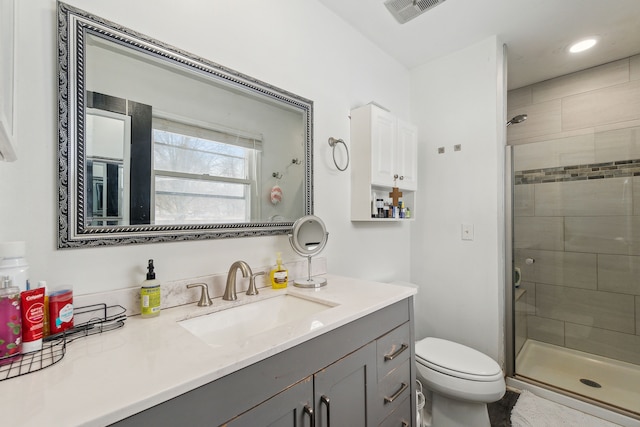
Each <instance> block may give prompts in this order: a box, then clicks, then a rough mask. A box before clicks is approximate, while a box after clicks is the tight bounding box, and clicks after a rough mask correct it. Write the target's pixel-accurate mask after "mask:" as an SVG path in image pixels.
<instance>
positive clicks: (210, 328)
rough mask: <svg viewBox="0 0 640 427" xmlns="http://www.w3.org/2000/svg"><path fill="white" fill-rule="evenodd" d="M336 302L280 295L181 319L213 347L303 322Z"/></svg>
mask: <svg viewBox="0 0 640 427" xmlns="http://www.w3.org/2000/svg"><path fill="white" fill-rule="evenodd" d="M332 307H333V305H330V304H329V303H321V302H316V301H311V300H308V299H305V298H299V297H296V296H293V295H288V294H285V295H280V296H277V297H273V298H268V299H263V300H260V301H256V302H251V303H248V304H244V305H240V306H235V307H231V308H228V309H225V310H222V311H217V312H214V313H211V314H207V315H203V316H199V317H194V318H192V319H187V320H183V321H180V322H178V324H179V325H180V326H182V327H183V328H185V329H186V330H187V331H189V332H190V333H192V334H193V335H195V336H196V337H198V338H200V339H201V340H202V341H204V342H205V343H207V344H209V345H210V346H213V347H219V346H223V345H226V344H229V343H233V342H243V341H247V339H249V338H251V337H252V336H256V335H259V334H263V333H265V332H267V331H270V330H275V329H276V328H279V327H285V325H286V324H288V323H290V322H296V321H302V320H303V319H305V318H309V317H311V316H312V315H313V314H315V313H318V312H320V311H324V310H328V309H330V308H332Z"/></svg>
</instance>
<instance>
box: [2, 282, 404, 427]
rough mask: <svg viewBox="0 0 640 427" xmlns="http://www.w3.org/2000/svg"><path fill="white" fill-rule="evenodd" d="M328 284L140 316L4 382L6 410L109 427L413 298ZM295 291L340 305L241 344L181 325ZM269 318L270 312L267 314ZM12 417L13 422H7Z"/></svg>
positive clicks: (385, 288) (33, 421)
mask: <svg viewBox="0 0 640 427" xmlns="http://www.w3.org/2000/svg"><path fill="white" fill-rule="evenodd" d="M324 277H326V278H327V280H328V285H327V286H325V287H323V288H320V289H318V290H315V289H301V288H295V287H293V286H291V285H289V287H288V288H286V289H283V290H273V289H270V288H262V289H260V294H259V295H257V296H246V295H244V293H242V294H240V293H239V294H238V301H234V302H229V301H222V300H221V299H220V298H216V299H214V300H213V301H214V305H212V306H210V307H197V306H196V304H195V303H194V304H188V305H185V306H180V307H176V308H171V309H165V310H163V311H162V312H161V314H160V316H158V317H155V318H149V319H143V318H141V317H140V316H133V317H130V318H128V319H127V321H126V323H125V326H124V328H121V329H118V330H115V331H110V332H105V333H103V334H98V335H93V336H89V337H85V338H81V339H78V340H75V341H73V342H72V343H70V344H69V345H68V346H67V352H66V355H65V356H64V359H62V360H61V361H60V362H58V363H57V364H55V365H53V366H51V367H48V368H46V369H43V370H42V371H38V372H34V373H30V374H28V375H25V376H21V377H17V378H11V379H8V380H5V381H1V382H0V396H2V398H1V399H0V409H1V412H2V413H3V414H5V415H4V417H5V419H13V420H15V419H19V420H20V421H19V422H17V423H13V422H12V424H13V425H20V426H38V427H41V426H44V425H46V426H57V425H60V426H76V425H83V426H104V425H107V424H109V423H113V422H115V421H118V420H120V419H123V418H126V417H128V416H130V415H133V414H136V413H138V412H140V411H143V410H145V409H147V408H150V407H152V406H154V405H157V404H158V403H161V402H164V401H166V400H168V399H171V398H173V397H176V396H178V395H180V394H183V393H185V392H187V391H189V390H192V389H194V388H196V387H199V386H202V385H204V384H207V383H209V382H211V381H214V380H216V379H218V378H221V377H223V376H225V375H227V374H229V373H231V372H235V371H237V370H239V369H242V368H244V367H246V366H249V365H251V364H253V363H256V362H258V361H260V360H263V359H265V358H267V357H269V356H272V355H274V354H276V353H279V352H281V351H283V350H287V349H289V348H291V347H294V346H296V345H298V344H300V343H302V342H304V341H307V340H309V339H311V338H314V337H316V336H318V335H321V334H323V333H326V332H328V331H331V330H333V329H335V328H338V327H340V326H343V325H345V324H347V323H349V322H351V321H353V320H356V319H358V318H360V317H363V316H365V315H367V314H370V313H372V312H374V311H377V310H379V309H381V308H384V307H386V306H388V305H391V304H393V303H395V302H397V301H400V300H403V299H406V298H408V297H410V296H412V295H414V294H415V293H416V290H415V289H412V288H408V287H403V286H395V285H390V284H384V283H377V282H369V281H363V280H357V279H351V278H345V277H338V276H331V275H326V276H324ZM282 293H287V294H293V295H297V296H301V297H304V298H307V299H317V300H319V301H326V302H330V303H331V304H332V305H333V304H335V305H336V306H335V307H332V308H330V309H327V310H324V311H321V312H319V313H316V314H313V315H311V316H309V317H308V318H305V319H304V320H302V321H296V322H291V323H289V324H286V325H284V326H282V327H280V328H278V329H276V330H270V331H267V332H265V333H263V334H261V335H258V336H255V337H252V338H251V339H250V340H245V341H244V342H242V343H234V344H231V345H228V346H225V347H218V348H213V347H210V346H209V345H207V344H205V343H204V342H203V341H201V340H200V339H199V338H197V337H195V336H194V335H192V334H191V333H189V332H188V331H187V330H186V329H184V328H183V327H181V326H180V325H179V324H178V323H177V322H178V321H180V320H184V319H187V318H191V317H196V316H201V315H204V314H208V313H211V312H214V311H219V310H221V309H225V308H229V307H232V306H234V305H236V304H243V303H247V302H250V301H256V300H258V299H265V298H269V297H274V296H278V295H281V294H282ZM264 315H265V316H269V313H265V314H264ZM6 417H9V418H6Z"/></svg>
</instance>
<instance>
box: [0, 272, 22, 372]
mask: <svg viewBox="0 0 640 427" xmlns="http://www.w3.org/2000/svg"><path fill="white" fill-rule="evenodd" d="M21 351H22V316H21V314H20V288H18V287H17V286H13V284H12V282H11V277H10V276H4V277H3V278H2V287H1V288H0V366H2V365H5V364H8V363H11V362H12V361H13V358H14V357H15V356H17V355H19V354H20V352H21Z"/></svg>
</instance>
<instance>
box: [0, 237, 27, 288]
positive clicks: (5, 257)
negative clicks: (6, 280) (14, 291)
mask: <svg viewBox="0 0 640 427" xmlns="http://www.w3.org/2000/svg"><path fill="white" fill-rule="evenodd" d="M26 252H27V246H26V244H25V242H0V276H2V277H4V276H9V277H11V282H12V283H13V286H17V287H18V288H20V291H26V290H27V289H28V287H27V283H28V282H29V264H28V263H27V259H26V258H25V254H26Z"/></svg>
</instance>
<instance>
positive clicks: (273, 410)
mask: <svg viewBox="0 0 640 427" xmlns="http://www.w3.org/2000/svg"><path fill="white" fill-rule="evenodd" d="M247 387H251V384H247ZM312 399H313V377H308V378H305V379H304V380H302V381H300V382H299V383H297V384H295V385H293V386H291V387H289V388H288V389H286V390H284V391H283V392H281V393H278V394H277V395H275V396H274V397H272V398H271V399H269V400H267V401H265V402H263V403H261V404H260V405H258V406H256V407H255V408H253V409H251V410H249V411H247V412H245V413H244V414H241V415H239V416H238V417H236V418H234V419H232V420H231V421H229V422H227V423H225V424H223V425H225V426H234V427H255V426H268V427H310V426H312V425H313V421H312V417H313V416H314V413H313V406H312V405H313V402H312Z"/></svg>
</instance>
